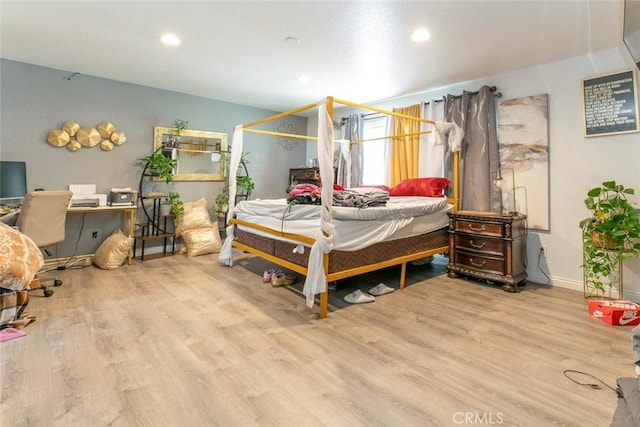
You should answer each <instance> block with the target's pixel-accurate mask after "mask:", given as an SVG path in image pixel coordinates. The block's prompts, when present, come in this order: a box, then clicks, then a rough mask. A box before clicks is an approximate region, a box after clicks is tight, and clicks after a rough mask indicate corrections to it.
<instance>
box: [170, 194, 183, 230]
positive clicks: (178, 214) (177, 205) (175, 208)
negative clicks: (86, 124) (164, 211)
mask: <svg viewBox="0 0 640 427" xmlns="http://www.w3.org/2000/svg"><path fill="white" fill-rule="evenodd" d="M167 203H168V204H169V206H170V209H171V210H170V212H171V215H173V222H174V223H175V224H180V222H181V221H182V217H184V202H183V201H182V200H181V199H180V194H178V193H177V192H175V191H172V192H170V193H169V195H168V196H167Z"/></svg>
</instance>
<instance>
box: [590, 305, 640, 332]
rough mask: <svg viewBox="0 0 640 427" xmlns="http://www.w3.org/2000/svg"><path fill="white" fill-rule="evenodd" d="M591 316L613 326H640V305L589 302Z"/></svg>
mask: <svg viewBox="0 0 640 427" xmlns="http://www.w3.org/2000/svg"><path fill="white" fill-rule="evenodd" d="M589 314H590V315H592V316H593V317H596V318H598V319H600V320H602V321H603V322H605V323H608V324H610V325H613V326H630V325H638V324H640V305H638V304H636V303H635V302H631V301H627V300H589Z"/></svg>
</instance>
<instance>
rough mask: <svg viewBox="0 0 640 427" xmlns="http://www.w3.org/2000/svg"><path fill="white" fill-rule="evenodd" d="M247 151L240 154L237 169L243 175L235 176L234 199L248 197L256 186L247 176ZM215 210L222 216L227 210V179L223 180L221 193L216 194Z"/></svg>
mask: <svg viewBox="0 0 640 427" xmlns="http://www.w3.org/2000/svg"><path fill="white" fill-rule="evenodd" d="M248 154H249V153H242V155H241V156H240V164H239V165H238V170H239V171H240V172H241V173H244V175H237V176H236V201H237V200H238V199H237V198H238V197H240V198H241V199H245V200H246V199H248V198H249V196H250V195H251V192H252V191H253V189H254V188H256V185H255V183H254V182H253V179H251V177H250V176H249V174H248V172H247V164H248V163H249V160H247V155H248ZM215 204H216V211H217V212H218V216H220V217H223V216H224V213H225V212H226V211H227V206H229V184H228V181H226V182H225V185H224V187H223V188H222V193H220V194H218V196H216V201H215Z"/></svg>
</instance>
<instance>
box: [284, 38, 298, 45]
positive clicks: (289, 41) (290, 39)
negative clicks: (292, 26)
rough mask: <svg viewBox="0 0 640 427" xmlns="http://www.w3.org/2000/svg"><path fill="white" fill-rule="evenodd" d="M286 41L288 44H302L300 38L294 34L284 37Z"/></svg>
mask: <svg viewBox="0 0 640 427" xmlns="http://www.w3.org/2000/svg"><path fill="white" fill-rule="evenodd" d="M284 42H285V43H286V44H288V45H292V46H293V45H298V44H300V39H299V38H297V37H293V36H288V37H285V38H284Z"/></svg>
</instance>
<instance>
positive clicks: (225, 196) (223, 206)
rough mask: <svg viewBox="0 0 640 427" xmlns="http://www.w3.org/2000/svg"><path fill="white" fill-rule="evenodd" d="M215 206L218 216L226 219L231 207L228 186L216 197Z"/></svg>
mask: <svg viewBox="0 0 640 427" xmlns="http://www.w3.org/2000/svg"><path fill="white" fill-rule="evenodd" d="M215 205H216V212H217V213H218V216H219V217H221V218H222V217H224V215H225V213H226V212H227V208H228V207H229V187H228V186H227V185H225V186H224V187H223V188H222V193H220V194H218V195H217V196H216V201H215Z"/></svg>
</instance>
